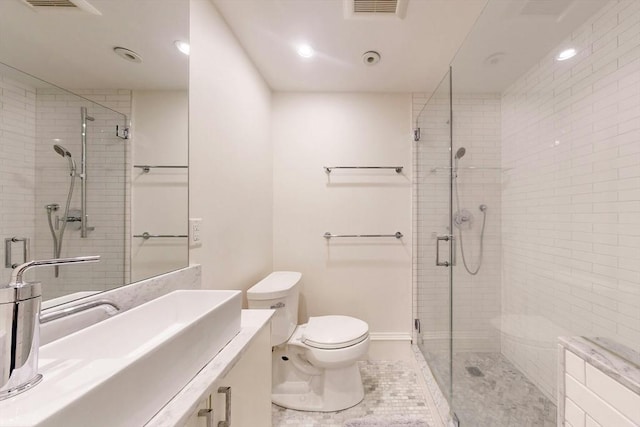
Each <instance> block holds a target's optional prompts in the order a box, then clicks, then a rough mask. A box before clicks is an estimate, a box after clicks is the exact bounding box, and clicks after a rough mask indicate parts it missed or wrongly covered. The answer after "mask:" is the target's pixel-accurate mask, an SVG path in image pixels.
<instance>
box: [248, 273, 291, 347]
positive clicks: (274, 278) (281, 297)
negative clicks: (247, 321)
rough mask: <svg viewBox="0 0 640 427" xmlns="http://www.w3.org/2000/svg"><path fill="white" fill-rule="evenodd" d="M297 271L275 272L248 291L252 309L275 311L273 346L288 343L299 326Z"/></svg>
mask: <svg viewBox="0 0 640 427" xmlns="http://www.w3.org/2000/svg"><path fill="white" fill-rule="evenodd" d="M301 277H302V274H301V273H298V272H296V271H274V272H273V273H271V274H269V275H268V276H267V277H265V278H264V279H262V280H261V281H259V282H258V283H256V284H255V285H253V286H252V287H251V288H249V290H248V291H247V301H248V304H249V308H250V309H265V308H266V309H274V310H275V311H276V313H275V314H274V316H273V317H272V319H271V345H272V346H276V345H280V344H282V343H285V342H287V340H288V339H289V337H290V336H291V334H293V331H294V330H295V328H296V325H297V324H298V297H299V295H300V289H299V286H298V283H299V282H300V278H301Z"/></svg>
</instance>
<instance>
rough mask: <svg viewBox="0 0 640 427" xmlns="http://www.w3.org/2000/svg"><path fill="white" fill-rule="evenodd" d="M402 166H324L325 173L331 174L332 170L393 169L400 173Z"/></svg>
mask: <svg viewBox="0 0 640 427" xmlns="http://www.w3.org/2000/svg"><path fill="white" fill-rule="evenodd" d="M403 168H404V166H324V171H325V172H326V173H331V171H332V170H333V169H393V170H395V171H396V173H401V172H402V169H403Z"/></svg>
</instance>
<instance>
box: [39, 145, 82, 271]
mask: <svg viewBox="0 0 640 427" xmlns="http://www.w3.org/2000/svg"><path fill="white" fill-rule="evenodd" d="M53 149H54V150H55V152H56V153H58V154H59V155H60V156H62V157H63V158H66V159H67V160H68V161H69V176H70V177H71V179H70V181H69V193H68V194H67V203H66V204H65V208H64V212H63V215H62V220H61V221H60V220H59V219H58V217H57V216H56V224H55V227H54V225H53V218H52V216H53V213H54V212H57V211H58V209H60V205H58V204H57V203H51V204H48V205H46V206H45V209H46V210H47V220H48V221H49V230H51V237H52V238H53V257H54V258H60V253H61V252H62V241H63V239H64V231H65V230H66V228H67V222H68V220H69V206H70V205H71V197H72V196H73V187H74V185H75V181H76V162H75V160H73V157H72V156H71V152H70V151H69V150H67V149H66V148H64V147H63V146H62V145H58V144H56V145H54V146H53ZM60 222H62V225H60ZM58 275H59V271H58V266H56V267H55V277H58Z"/></svg>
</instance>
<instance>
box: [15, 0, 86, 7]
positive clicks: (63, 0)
mask: <svg viewBox="0 0 640 427" xmlns="http://www.w3.org/2000/svg"><path fill="white" fill-rule="evenodd" d="M25 1H26V2H27V3H29V4H30V5H31V6H33V7H78V6H76V5H75V4H73V3H72V2H70V1H69V0H25Z"/></svg>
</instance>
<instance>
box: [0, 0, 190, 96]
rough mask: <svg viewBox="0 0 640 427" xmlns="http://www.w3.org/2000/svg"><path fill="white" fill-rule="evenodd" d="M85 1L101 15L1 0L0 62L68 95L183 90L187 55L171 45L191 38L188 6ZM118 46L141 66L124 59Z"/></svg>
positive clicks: (174, 1) (181, 2)
mask: <svg viewBox="0 0 640 427" xmlns="http://www.w3.org/2000/svg"><path fill="white" fill-rule="evenodd" d="M87 2H88V3H90V4H91V5H92V6H93V7H95V8H96V9H97V10H98V11H99V12H100V13H101V15H94V14H90V13H87V12H83V11H79V10H71V11H70V10H60V9H61V8H47V9H38V10H36V9H33V8H31V7H29V6H27V5H25V4H24V3H23V2H22V1H20V0H0V62H4V63H6V64H9V65H11V66H13V67H16V68H18V69H20V70H23V71H25V72H27V73H30V74H32V75H34V76H36V77H39V78H41V79H44V80H47V81H49V82H51V83H54V84H56V85H58V86H62V87H65V88H68V89H74V88H96V89H100V88H127V89H184V88H186V87H187V86H188V81H189V68H188V64H189V61H188V57H187V56H185V55H183V54H182V53H180V52H178V50H177V49H176V48H175V46H174V44H173V42H174V41H175V40H188V39H189V1H188V0H87ZM51 9H56V10H54V11H50V10H51ZM62 9H64V8H62ZM45 10H47V11H45ZM115 46H124V47H126V48H128V49H131V50H133V51H135V52H136V53H138V54H140V55H141V56H142V58H143V62H142V63H140V64H136V63H132V62H127V61H125V60H123V59H122V58H120V57H118V56H116V55H115V54H114V53H113V48H114V47H115Z"/></svg>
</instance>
